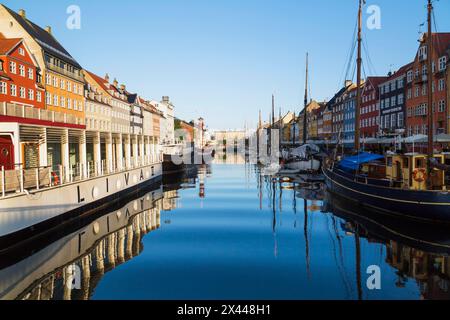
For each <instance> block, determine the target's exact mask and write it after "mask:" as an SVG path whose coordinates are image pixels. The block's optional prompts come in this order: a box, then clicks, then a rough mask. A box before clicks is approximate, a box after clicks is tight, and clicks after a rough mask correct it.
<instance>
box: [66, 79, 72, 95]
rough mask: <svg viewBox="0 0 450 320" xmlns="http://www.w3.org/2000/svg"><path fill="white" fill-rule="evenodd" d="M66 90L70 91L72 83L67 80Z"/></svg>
mask: <svg viewBox="0 0 450 320" xmlns="http://www.w3.org/2000/svg"><path fill="white" fill-rule="evenodd" d="M67 91H69V92H72V83H71V82H70V81H67Z"/></svg>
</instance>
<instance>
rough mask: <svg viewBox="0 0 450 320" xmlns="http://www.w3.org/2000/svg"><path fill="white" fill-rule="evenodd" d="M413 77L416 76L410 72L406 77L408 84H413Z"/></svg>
mask: <svg viewBox="0 0 450 320" xmlns="http://www.w3.org/2000/svg"><path fill="white" fill-rule="evenodd" d="M413 76H414V74H413V72H412V70H410V71H408V74H407V76H406V77H407V79H406V81H407V82H408V83H411V82H412V81H413Z"/></svg>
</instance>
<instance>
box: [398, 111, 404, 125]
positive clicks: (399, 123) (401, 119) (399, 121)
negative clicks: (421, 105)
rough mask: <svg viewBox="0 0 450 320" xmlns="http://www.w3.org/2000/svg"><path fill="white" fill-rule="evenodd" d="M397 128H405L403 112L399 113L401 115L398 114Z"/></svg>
mask: <svg viewBox="0 0 450 320" xmlns="http://www.w3.org/2000/svg"><path fill="white" fill-rule="evenodd" d="M397 127H398V128H403V112H399V114H398V118H397Z"/></svg>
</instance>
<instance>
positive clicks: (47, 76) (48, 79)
mask: <svg viewBox="0 0 450 320" xmlns="http://www.w3.org/2000/svg"><path fill="white" fill-rule="evenodd" d="M45 84H47V85H50V84H51V79H50V75H49V74H48V73H47V74H46V75H45Z"/></svg>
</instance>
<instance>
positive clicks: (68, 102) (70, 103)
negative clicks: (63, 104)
mask: <svg viewBox="0 0 450 320" xmlns="http://www.w3.org/2000/svg"><path fill="white" fill-rule="evenodd" d="M67 109H72V99H70V98H67Z"/></svg>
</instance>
